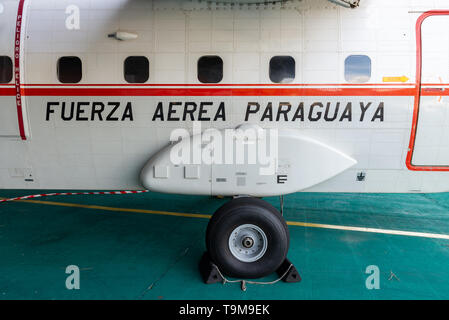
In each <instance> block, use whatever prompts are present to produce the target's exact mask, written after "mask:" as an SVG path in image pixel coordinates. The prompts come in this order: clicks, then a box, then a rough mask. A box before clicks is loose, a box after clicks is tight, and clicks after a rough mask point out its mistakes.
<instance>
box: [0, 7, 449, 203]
mask: <svg viewBox="0 0 449 320" xmlns="http://www.w3.org/2000/svg"><path fill="white" fill-rule="evenodd" d="M0 4H1V7H0V43H1V46H0V57H2V56H3V57H9V58H10V59H11V61H12V64H13V69H12V70H13V72H12V76H11V77H10V81H7V80H9V79H8V75H7V74H6V73H8V72H9V71H8V70H6V71H5V69H6V68H7V67H8V66H5V64H7V61H6V60H7V59H6V58H3V59H4V61H6V62H4V64H3V65H2V64H1V63H0V74H1V73H2V72H3V73H4V74H6V75H4V76H3V78H4V79H6V80H5V81H7V82H6V83H1V84H0V150H1V151H0V154H1V156H0V188H7V189H134V190H136V189H143V188H150V189H151V188H153V189H154V190H155V191H163V192H173V193H186V194H227V195H232V194H236V195H237V194H251V195H261V196H262V195H263V196H265V195H277V194H286V193H291V192H298V191H307V192H312V191H313V192H446V191H449V31H448V30H449V2H448V3H446V4H444V2H443V1H425V0H423V1H380V0H362V1H361V2H360V7H358V8H355V9H348V8H344V7H341V6H338V5H335V4H333V3H330V2H328V1H325V0H320V1H317V0H314V1H310V0H308V1H293V2H287V3H284V4H282V3H281V4H279V3H278V4H261V5H257V6H256V5H254V4H252V5H245V4H234V5H231V4H223V3H221V4H219V3H217V4H214V3H213V1H212V2H207V1H203V2H199V1H179V2H176V1H151V0H128V1H125V0H114V1H111V0H108V1H99V0H72V1H59V0H58V1H50V0H16V1H13V0H11V1H10V0H4V1H0ZM129 57H140V58H137V60H139V59H141V60H139V61H140V62H143V66H145V61H148V63H149V66H147V67H148V70H149V71H148V75H147V77H145V72H144V73H143V75H141V76H143V77H144V78H145V79H144V80H145V81H143V82H138V81H137V82H136V80H135V79H136V78H133V76H131V77H127V76H126V74H128V71H126V68H127V67H128V66H127V63H130V61H131V60H133V59H131V60H128V58H129ZM142 57H144V58H146V59H142ZM202 57H214V59H216V57H219V58H220V59H221V61H222V74H221V78H220V75H219V76H218V78H219V79H218V80H219V81H215V80H213V82H208V81H200V80H202V79H200V78H201V76H200V75H199V70H198V66H199V61H200V59H201V58H202ZM273 57H281V58H280V60H282V61H285V62H286V63H287V62H288V63H290V70H289V71H288V72H290V75H291V77H290V78H289V77H285V78H283V79H281V80H280V81H278V79H277V78H276V75H273V74H270V73H271V71H272V70H271V69H272V68H275V67H276V64H275V62H276V61H275V60H276V59H275V60H272V59H273ZM64 58H68V59H69V60H70V61H69V62H67V64H68V65H69V66H68V67H67V66H65V65H63V64H61V63H62V62H61V59H63V62H64ZM77 59H79V60H77ZM137 60H136V61H137ZM78 61H80V62H81V65H80V68H81V72H80V79H76V75H77V73H79V71H80V70H77V69H76V66H77V63H78ZM70 63H73V65H72V68H73V69H70V68H71V67H70ZM288 63H287V64H288ZM2 66H3V67H2ZM63 67H64V68H68V70H69V71H67V70H63ZM1 68H3V69H4V70H3V71H2V69H1ZM130 68H131V71H129V72H130V73H131V74H132V73H133V72H132V67H130ZM140 68H142V67H141V66H140ZM139 70H140V71H141V69H139ZM140 71H136V72H137V73H139V72H140ZM62 72H66V73H68V74H66V75H62V74H61V73H62ZM70 72H73V74H70ZM288 72H287V73H288ZM125 73H126V74H125ZM206 73H207V72H206ZM72 76H73V77H72ZM209 76H210V77H212V78H213V77H215V76H216V74H215V75H214V74H209ZM64 77H68V78H65V79H63V78H64ZM146 78H147V79H146ZM61 80H63V82H62V81H61ZM194 123H200V124H201V128H202V130H206V129H208V128H216V129H219V130H224V129H229V128H236V127H238V126H241V125H257V126H259V127H260V128H263V129H279V130H280V136H281V140H282V139H283V140H282V141H281V142H280V149H279V150H280V153H279V159H278V162H277V167H276V172H275V174H274V175H272V176H267V177H264V178H260V177H256V175H257V174H256V173H254V172H253V171H251V170H247V171H245V170H246V169H247V168H245V167H238V168H237V167H235V166H234V167H233V166H232V165H230V166H229V165H228V166H227V167H223V168H221V167H213V166H206V167H201V166H199V167H198V168H195V167H193V169H192V168H188V169H186V168H180V167H177V166H170V165H169V164H167V161H168V160H167V157H166V154H167V153H166V152H165V153H164V151H162V154H161V153H160V152H161V150H165V149H164V148H167V146H168V148H169V147H170V135H171V133H172V132H173V130H174V129H177V128H183V129H186V130H187V131H189V132H192V131H193V124H194ZM150 159H152V160H151V161H150ZM149 161H150V162H149ZM164 161H165V162H164ZM143 168H145V169H144V171H143V174H141V172H142V169H143ZM222 173H223V177H221V175H222ZM145 175H146V176H145ZM239 176H245V177H246V180H245V179H241V177H240V178H239ZM156 180H157V181H156ZM222 186H223V187H222Z"/></svg>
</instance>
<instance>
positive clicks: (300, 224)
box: [287, 221, 449, 240]
mask: <svg viewBox="0 0 449 320" xmlns="http://www.w3.org/2000/svg"><path fill="white" fill-rule="evenodd" d="M287 224H288V225H289V226H298V227H306V228H321V229H333V230H345V231H356V232H369V233H380V234H391V235H397V236H409V237H419V238H429V239H444V240H449V235H447V234H439V233H426V232H414V231H401V230H388V229H376V228H364V227H350V226H338V225H332V224H319V223H307V222H296V221H287Z"/></svg>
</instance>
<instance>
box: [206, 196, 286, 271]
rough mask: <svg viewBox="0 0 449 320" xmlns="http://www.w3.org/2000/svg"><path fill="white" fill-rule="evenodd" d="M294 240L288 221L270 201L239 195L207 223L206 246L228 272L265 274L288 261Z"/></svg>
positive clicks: (219, 266)
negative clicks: (291, 243) (290, 233)
mask: <svg viewBox="0 0 449 320" xmlns="http://www.w3.org/2000/svg"><path fill="white" fill-rule="evenodd" d="M289 243H290V235H289V232H288V228H287V224H286V223H285V221H284V219H283V217H282V216H281V214H280V213H279V212H278V210H276V209H275V208H274V207H273V206H272V205H270V204H269V203H267V202H265V201H263V200H261V199H257V198H249V197H248V198H237V199H234V200H232V201H230V202H228V203H226V204H225V205H223V206H222V207H221V208H219V209H218V210H217V211H216V212H215V214H214V215H213V216H212V219H211V220H210V222H209V225H208V226H207V231H206V247H207V250H208V252H209V255H210V257H211V259H212V261H213V262H214V263H215V264H216V265H217V266H218V268H219V269H220V270H221V271H222V272H223V273H224V274H225V275H227V276H230V277H235V278H243V279H254V278H261V277H264V276H266V275H269V274H271V273H273V272H275V271H276V270H277V269H278V268H279V266H280V265H281V264H282V262H284V260H285V259H286V256H287V252H288V247H289Z"/></svg>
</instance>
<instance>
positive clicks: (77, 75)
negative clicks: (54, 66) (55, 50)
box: [57, 57, 83, 83]
mask: <svg viewBox="0 0 449 320" xmlns="http://www.w3.org/2000/svg"><path fill="white" fill-rule="evenodd" d="M57 72H58V79H59V81H60V82H62V83H78V82H80V81H81V78H82V76H83V72H82V63H81V59H80V58H78V57H61V58H59V60H58V71H57Z"/></svg>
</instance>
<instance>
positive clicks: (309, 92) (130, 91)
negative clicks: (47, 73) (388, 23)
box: [23, 87, 415, 97]
mask: <svg viewBox="0 0 449 320" xmlns="http://www.w3.org/2000/svg"><path fill="white" fill-rule="evenodd" d="M414 90H415V89H414V88H276V87H274V88H266V87H264V88H256V87H254V88H209V87H202V88H126V87H122V88H82V87H73V88H72V87H71V88H58V87H49V88H32V87H26V88H25V89H23V91H24V92H23V94H24V95H25V96H51V97H57V96H83V97H87V96H92V97H94V96H129V97H132V96H168V97H173V96H176V97H181V96H241V97H246V96H279V97H281V96H298V97H301V96H414V92H415V91H414Z"/></svg>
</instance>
